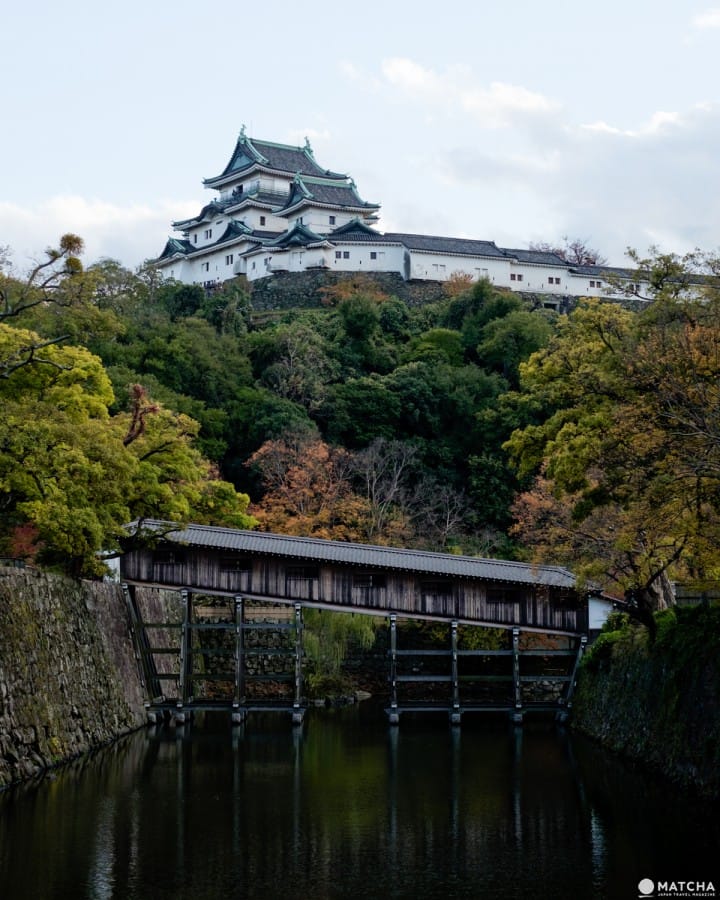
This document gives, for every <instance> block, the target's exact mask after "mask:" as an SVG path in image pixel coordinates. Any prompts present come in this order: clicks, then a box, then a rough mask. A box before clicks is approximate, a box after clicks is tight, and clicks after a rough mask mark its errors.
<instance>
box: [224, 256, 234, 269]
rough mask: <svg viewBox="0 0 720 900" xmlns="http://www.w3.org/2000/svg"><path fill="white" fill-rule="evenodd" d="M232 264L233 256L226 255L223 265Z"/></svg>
mask: <svg viewBox="0 0 720 900" xmlns="http://www.w3.org/2000/svg"><path fill="white" fill-rule="evenodd" d="M232 264H233V254H232V253H228V255H227V256H226V257H225V265H226V266H231V265H232Z"/></svg>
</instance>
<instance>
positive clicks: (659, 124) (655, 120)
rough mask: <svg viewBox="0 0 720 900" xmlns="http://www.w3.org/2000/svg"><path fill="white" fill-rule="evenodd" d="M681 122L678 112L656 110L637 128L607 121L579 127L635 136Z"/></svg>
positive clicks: (653, 132) (680, 123)
mask: <svg viewBox="0 0 720 900" xmlns="http://www.w3.org/2000/svg"><path fill="white" fill-rule="evenodd" d="M697 108H698V109H702V108H704V109H706V110H707V109H709V106H708V105H707V104H704V105H701V104H698V107H697ZM682 124H683V123H682V117H681V115H680V114H679V113H677V112H663V111H662V110H658V111H657V112H654V113H653V114H652V116H650V118H649V120H648V121H647V122H644V123H643V124H642V125H640V126H639V127H638V128H626V129H623V128H616V127H615V126H614V125H609V124H608V123H607V122H593V123H591V124H588V125H581V126H580V128H581V129H583V130H585V131H595V132H598V133H600V134H612V135H623V136H624V137H631V138H635V137H645V136H647V135H650V134H655V133H656V132H659V131H663V130H664V129H666V128H667V127H668V126H672V125H675V126H681V125H682Z"/></svg>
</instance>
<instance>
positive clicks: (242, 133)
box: [238, 122, 245, 141]
mask: <svg viewBox="0 0 720 900" xmlns="http://www.w3.org/2000/svg"><path fill="white" fill-rule="evenodd" d="M238 140H241V141H244V140H245V123H244V122H243V123H242V125H241V126H240V135H239V137H238Z"/></svg>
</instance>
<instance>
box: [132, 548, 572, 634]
mask: <svg viewBox="0 0 720 900" xmlns="http://www.w3.org/2000/svg"><path fill="white" fill-rule="evenodd" d="M121 573H122V579H123V581H125V582H127V583H128V584H146V585H154V586H157V587H168V588H177V589H180V588H184V589H187V590H189V591H192V592H195V593H207V594H221V595H231V596H232V595H241V596H243V597H246V598H248V599H257V600H268V601H279V602H287V603H296V602H301V603H303V604H305V605H309V606H318V607H326V608H333V609H337V610H345V611H353V612H359V613H365V614H377V615H388V614H390V613H395V614H397V615H400V616H406V617H409V618H427V619H437V620H442V621H450V620H457V621H459V622H468V623H476V624H485V625H491V626H500V627H505V628H511V627H518V626H519V627H522V628H526V629H527V628H529V629H541V630H548V631H554V632H566V633H573V634H579V633H585V632H586V631H587V625H588V614H587V603H586V601H585V599H584V598H583V597H582V596H580V595H579V594H578V593H577V592H576V591H575V590H573V589H571V588H569V587H567V586H556V585H548V584H542V583H514V582H508V581H495V580H491V579H482V578H467V577H460V576H454V577H453V576H448V575H440V574H438V575H436V574H433V573H427V572H412V571H402V570H398V569H397V568H388V569H386V570H383V569H382V568H379V567H376V568H372V569H371V568H367V569H365V568H362V567H359V566H356V565H352V564H349V563H338V562H330V561H318V560H316V559H312V560H307V559H303V558H297V559H293V558H288V557H287V556H283V557H278V556H272V555H259V554H256V555H253V554H251V553H246V552H238V551H233V550H232V549H220V550H218V549H215V548H208V547H197V546H183V545H180V544H173V543H170V542H168V543H167V544H163V543H160V544H158V546H157V548H156V549H154V550H151V549H138V550H133V551H130V552H128V553H126V554H125V555H124V556H123V558H122V560H121Z"/></svg>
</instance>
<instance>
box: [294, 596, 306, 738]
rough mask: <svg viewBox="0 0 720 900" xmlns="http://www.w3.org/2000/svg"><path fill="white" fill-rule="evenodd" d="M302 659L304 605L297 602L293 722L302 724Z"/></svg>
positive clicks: (303, 711)
mask: <svg viewBox="0 0 720 900" xmlns="http://www.w3.org/2000/svg"><path fill="white" fill-rule="evenodd" d="M302 659H303V618H302V606H301V605H300V604H299V603H296V604H295V698H294V700H293V711H292V723H293V725H302V723H303V718H304V717H305V710H304V709H303V708H302V706H301V703H302V690H303V685H302Z"/></svg>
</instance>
